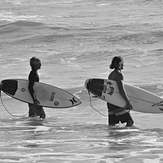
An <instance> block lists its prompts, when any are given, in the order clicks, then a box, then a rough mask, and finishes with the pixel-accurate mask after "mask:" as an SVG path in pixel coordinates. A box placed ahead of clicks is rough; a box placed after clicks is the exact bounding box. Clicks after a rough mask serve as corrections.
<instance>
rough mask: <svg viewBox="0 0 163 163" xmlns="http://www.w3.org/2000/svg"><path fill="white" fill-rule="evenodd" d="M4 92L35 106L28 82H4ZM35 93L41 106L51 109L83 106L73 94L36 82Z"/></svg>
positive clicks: (10, 80)
mask: <svg viewBox="0 0 163 163" xmlns="http://www.w3.org/2000/svg"><path fill="white" fill-rule="evenodd" d="M1 83H2V91H3V92H4V93H6V94H7V95H9V96H11V97H13V98H15V99H18V100H20V101H23V102H26V103H31V104H33V100H32V97H31V95H30V93H29V90H28V83H29V81H28V80H25V79H7V80H2V81H1ZM34 91H35V94H36V98H37V99H38V100H39V102H40V104H39V105H41V106H44V107H49V108H68V107H73V106H77V105H79V104H81V101H80V100H79V99H78V98H77V97H75V96H74V95H72V94H71V93H69V92H67V91H65V90H63V89H60V88H58V87H55V86H52V85H49V84H45V83H40V82H35V84H34Z"/></svg>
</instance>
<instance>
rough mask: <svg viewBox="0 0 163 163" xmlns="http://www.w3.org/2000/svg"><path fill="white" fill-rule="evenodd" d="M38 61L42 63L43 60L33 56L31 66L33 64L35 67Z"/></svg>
mask: <svg viewBox="0 0 163 163" xmlns="http://www.w3.org/2000/svg"><path fill="white" fill-rule="evenodd" d="M37 63H41V61H40V59H39V58H36V57H32V58H31V59H30V66H31V67H34V66H35V64H37Z"/></svg>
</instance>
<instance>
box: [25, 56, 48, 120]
mask: <svg viewBox="0 0 163 163" xmlns="http://www.w3.org/2000/svg"><path fill="white" fill-rule="evenodd" d="M30 66H31V72H30V74H29V76H28V80H29V85H28V89H29V92H30V94H31V97H32V99H33V101H34V104H28V106H29V117H36V116H39V117H40V118H42V119H44V118H45V116H46V115H45V112H44V109H43V107H42V106H39V105H38V104H39V101H38V99H37V98H36V95H35V92H34V89H33V86H34V83H35V82H39V75H38V73H37V70H39V69H40V68H41V61H40V59H38V58H36V57H32V58H31V59H30Z"/></svg>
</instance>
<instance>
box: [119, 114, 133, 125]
mask: <svg viewBox="0 0 163 163" xmlns="http://www.w3.org/2000/svg"><path fill="white" fill-rule="evenodd" d="M119 119H120V121H121V122H122V123H124V122H126V123H127V124H126V127H131V126H133V124H134V121H133V119H132V117H131V115H130V113H129V112H128V113H125V114H123V115H120V116H119Z"/></svg>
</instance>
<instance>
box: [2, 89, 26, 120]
mask: <svg viewBox="0 0 163 163" xmlns="http://www.w3.org/2000/svg"><path fill="white" fill-rule="evenodd" d="M0 100H1V103H2V106H3V108H4V110H5V111H6V112H7V113H8V114H9V115H10V116H11V117H12V118H14V119H15V118H25V117H26V115H27V113H25V114H23V115H15V114H12V113H10V112H9V110H8V109H7V107H6V106H5V104H4V102H3V99H2V94H1V90H0ZM2 110H3V109H2ZM4 110H3V111H4Z"/></svg>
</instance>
